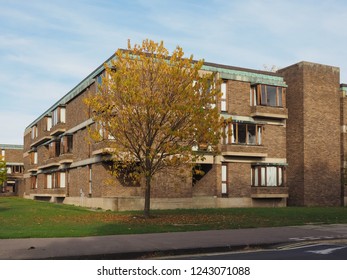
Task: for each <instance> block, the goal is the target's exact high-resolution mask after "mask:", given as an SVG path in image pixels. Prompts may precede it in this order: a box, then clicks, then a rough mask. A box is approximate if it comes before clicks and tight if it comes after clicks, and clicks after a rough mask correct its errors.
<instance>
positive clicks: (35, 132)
mask: <svg viewBox="0 0 347 280" xmlns="http://www.w3.org/2000/svg"><path fill="white" fill-rule="evenodd" d="M37 136H38V129H37V125H34V126H33V127H31V139H35V138H36V137H37Z"/></svg>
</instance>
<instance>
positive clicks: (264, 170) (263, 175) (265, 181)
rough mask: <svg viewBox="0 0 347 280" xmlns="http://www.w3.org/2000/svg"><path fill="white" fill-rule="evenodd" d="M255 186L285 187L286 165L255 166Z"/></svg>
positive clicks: (253, 183) (253, 177) (253, 169)
mask: <svg viewBox="0 0 347 280" xmlns="http://www.w3.org/2000/svg"><path fill="white" fill-rule="evenodd" d="M252 186H253V187H283V186H284V166H253V167H252Z"/></svg>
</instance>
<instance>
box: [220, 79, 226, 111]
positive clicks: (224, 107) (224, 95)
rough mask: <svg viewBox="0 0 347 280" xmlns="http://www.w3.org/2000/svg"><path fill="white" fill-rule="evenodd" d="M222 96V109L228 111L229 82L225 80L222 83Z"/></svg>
mask: <svg viewBox="0 0 347 280" xmlns="http://www.w3.org/2000/svg"><path fill="white" fill-rule="evenodd" d="M221 92H222V97H221V100H220V109H221V111H222V112H226V111H227V110H228V109H227V83H226V82H223V83H222V84H221Z"/></svg>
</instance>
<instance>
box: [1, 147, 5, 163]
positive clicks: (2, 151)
mask: <svg viewBox="0 0 347 280" xmlns="http://www.w3.org/2000/svg"><path fill="white" fill-rule="evenodd" d="M5 154H6V152H5V150H4V149H2V150H1V157H2V159H3V160H4V159H5Z"/></svg>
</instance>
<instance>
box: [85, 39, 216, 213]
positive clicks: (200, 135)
mask: <svg viewBox="0 0 347 280" xmlns="http://www.w3.org/2000/svg"><path fill="white" fill-rule="evenodd" d="M202 66H203V61H194V60H193V56H190V57H189V58H185V57H184V52H183V50H182V48H181V47H176V49H175V50H174V51H173V52H172V54H169V52H168V50H167V49H166V48H165V47H164V44H163V42H161V43H156V42H153V41H151V40H144V41H143V42H142V44H141V45H138V44H135V45H134V46H131V44H130V42H129V43H128V49H127V50H118V51H117V52H116V54H115V58H114V59H113V60H112V61H111V62H110V63H109V64H105V75H104V78H103V81H102V84H101V85H100V86H99V90H98V92H97V93H96V94H95V95H93V96H89V97H88V98H86V103H87V104H88V105H89V107H90V109H91V111H92V117H93V119H94V121H95V123H96V125H97V126H98V129H97V130H100V129H102V130H104V131H107V133H108V135H109V136H110V138H111V139H112V141H111V142H112V148H113V149H112V151H113V152H112V153H113V160H114V163H115V166H116V168H115V171H116V174H117V170H118V173H119V172H122V170H123V171H124V170H125V169H126V170H131V171H132V172H130V173H129V176H131V177H132V178H133V179H135V180H136V179H139V178H143V179H144V181H145V205H144V216H145V217H149V213H150V198H151V182H152V178H153V176H154V175H155V174H157V173H158V172H159V171H163V170H165V169H166V168H169V167H174V168H178V167H179V166H182V164H192V163H194V162H195V161H196V160H197V159H198V158H200V159H203V156H204V154H203V153H201V152H197V151H196V150H197V149H196V147H198V145H200V144H204V145H205V146H206V147H208V149H209V150H211V151H216V149H217V144H218V142H219V140H220V117H219V113H218V109H217V107H216V105H215V104H216V100H217V98H218V96H219V93H220V90H218V89H219V87H218V80H217V78H216V74H215V73H207V72H206V71H201V68H202ZM92 136H93V138H98V137H99V134H98V133H94V134H93V133H92ZM130 174H131V175H130Z"/></svg>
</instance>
